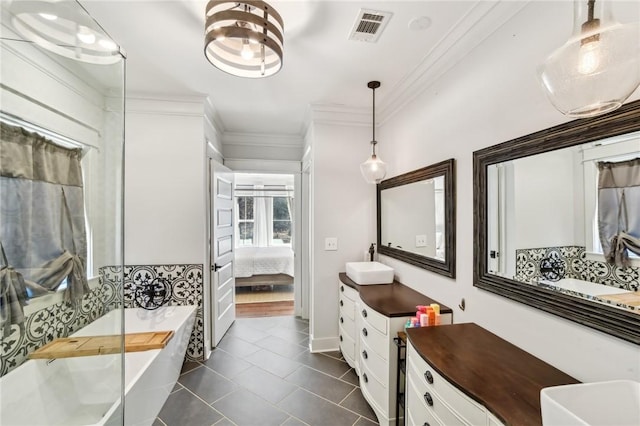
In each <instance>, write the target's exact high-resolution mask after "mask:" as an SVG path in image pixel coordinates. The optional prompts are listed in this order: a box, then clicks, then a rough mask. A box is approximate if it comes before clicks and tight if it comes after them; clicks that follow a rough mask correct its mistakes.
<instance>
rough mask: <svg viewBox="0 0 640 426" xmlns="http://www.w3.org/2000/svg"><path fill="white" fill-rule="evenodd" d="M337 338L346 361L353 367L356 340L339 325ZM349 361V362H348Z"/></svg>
mask: <svg viewBox="0 0 640 426" xmlns="http://www.w3.org/2000/svg"><path fill="white" fill-rule="evenodd" d="M338 339H339V340H340V352H342V355H343V356H344V358H345V359H346V360H347V363H348V364H349V365H350V366H351V367H353V366H354V365H355V359H356V342H355V340H353V339H352V338H351V336H349V333H347V332H345V330H344V329H342V327H339V334H338ZM349 361H351V362H349Z"/></svg>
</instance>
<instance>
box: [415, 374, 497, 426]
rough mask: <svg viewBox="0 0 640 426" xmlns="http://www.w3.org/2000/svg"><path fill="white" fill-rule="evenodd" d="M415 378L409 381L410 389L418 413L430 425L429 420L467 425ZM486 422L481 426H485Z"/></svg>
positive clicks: (451, 424)
mask: <svg viewBox="0 0 640 426" xmlns="http://www.w3.org/2000/svg"><path fill="white" fill-rule="evenodd" d="M414 378H415V377H413V378H412V379H411V380H410V381H409V386H408V387H409V392H411V399H412V400H413V401H412V402H413V404H414V405H415V407H413V408H414V409H416V413H419V414H420V415H421V416H423V417H424V418H426V419H427V423H430V422H429V421H428V419H432V420H433V421H435V420H436V419H437V420H439V421H440V422H442V424H443V425H447V426H454V425H465V422H464V421H463V420H462V419H460V418H459V417H458V416H457V415H456V414H455V413H454V412H453V411H452V410H451V409H450V408H449V407H448V406H447V405H446V404H445V403H443V402H442V400H441V399H440V398H438V396H437V394H435V393H434V392H430V391H428V390H427V391H425V390H424V389H423V388H421V386H420V383H419V380H413V379H414ZM409 407H411V405H409ZM485 422H486V419H485ZM485 422H482V423H479V424H480V425H484V424H485Z"/></svg>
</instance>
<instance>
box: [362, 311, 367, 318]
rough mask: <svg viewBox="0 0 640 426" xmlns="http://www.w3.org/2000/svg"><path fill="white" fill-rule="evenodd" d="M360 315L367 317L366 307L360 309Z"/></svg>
mask: <svg viewBox="0 0 640 426" xmlns="http://www.w3.org/2000/svg"><path fill="white" fill-rule="evenodd" d="M362 316H363V317H365V318H366V317H367V310H366V309H363V310H362Z"/></svg>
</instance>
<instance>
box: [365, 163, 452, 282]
mask: <svg viewBox="0 0 640 426" xmlns="http://www.w3.org/2000/svg"><path fill="white" fill-rule="evenodd" d="M455 200H456V177H455V160H454V159H453V158H451V159H449V160H445V161H442V162H440V163H437V164H433V165H430V166H427V167H423V168H421V169H418V170H414V171H411V172H408V173H405V174H402V175H399V176H395V177H392V178H390V179H386V180H383V181H382V182H380V183H379V184H378V188H377V210H378V253H381V254H384V255H386V256H389V257H393V258H395V259H398V260H402V261H404V262H407V263H410V264H412V265H415V266H418V267H420V268H424V269H428V270H430V271H433V272H436V273H438V274H441V275H444V276H447V277H451V278H455V276H456V238H455V235H456V206H455Z"/></svg>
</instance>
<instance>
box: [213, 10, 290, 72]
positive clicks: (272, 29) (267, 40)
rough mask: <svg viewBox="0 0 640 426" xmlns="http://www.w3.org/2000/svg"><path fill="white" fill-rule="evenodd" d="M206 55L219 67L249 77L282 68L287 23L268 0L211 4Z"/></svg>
mask: <svg viewBox="0 0 640 426" xmlns="http://www.w3.org/2000/svg"><path fill="white" fill-rule="evenodd" d="M206 19H207V22H206V25H205V43H204V54H205V56H206V57H207V60H208V61H209V62H211V64H212V65H213V66H215V67H216V68H218V69H220V70H222V71H224V72H226V73H229V74H232V75H235V76H238V77H249V78H260V77H269V76H271V75H274V74H275V73H277V72H278V71H280V69H281V68H282V55H283V48H284V38H283V33H284V24H283V22H282V18H281V17H280V15H279V14H278V12H277V11H276V10H275V9H274V8H273V7H271V6H269V5H268V4H267V3H265V2H264V1H249V0H245V1H243V2H235V1H224V0H223V1H218V0H211V1H210V2H209V3H207V9H206Z"/></svg>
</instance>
